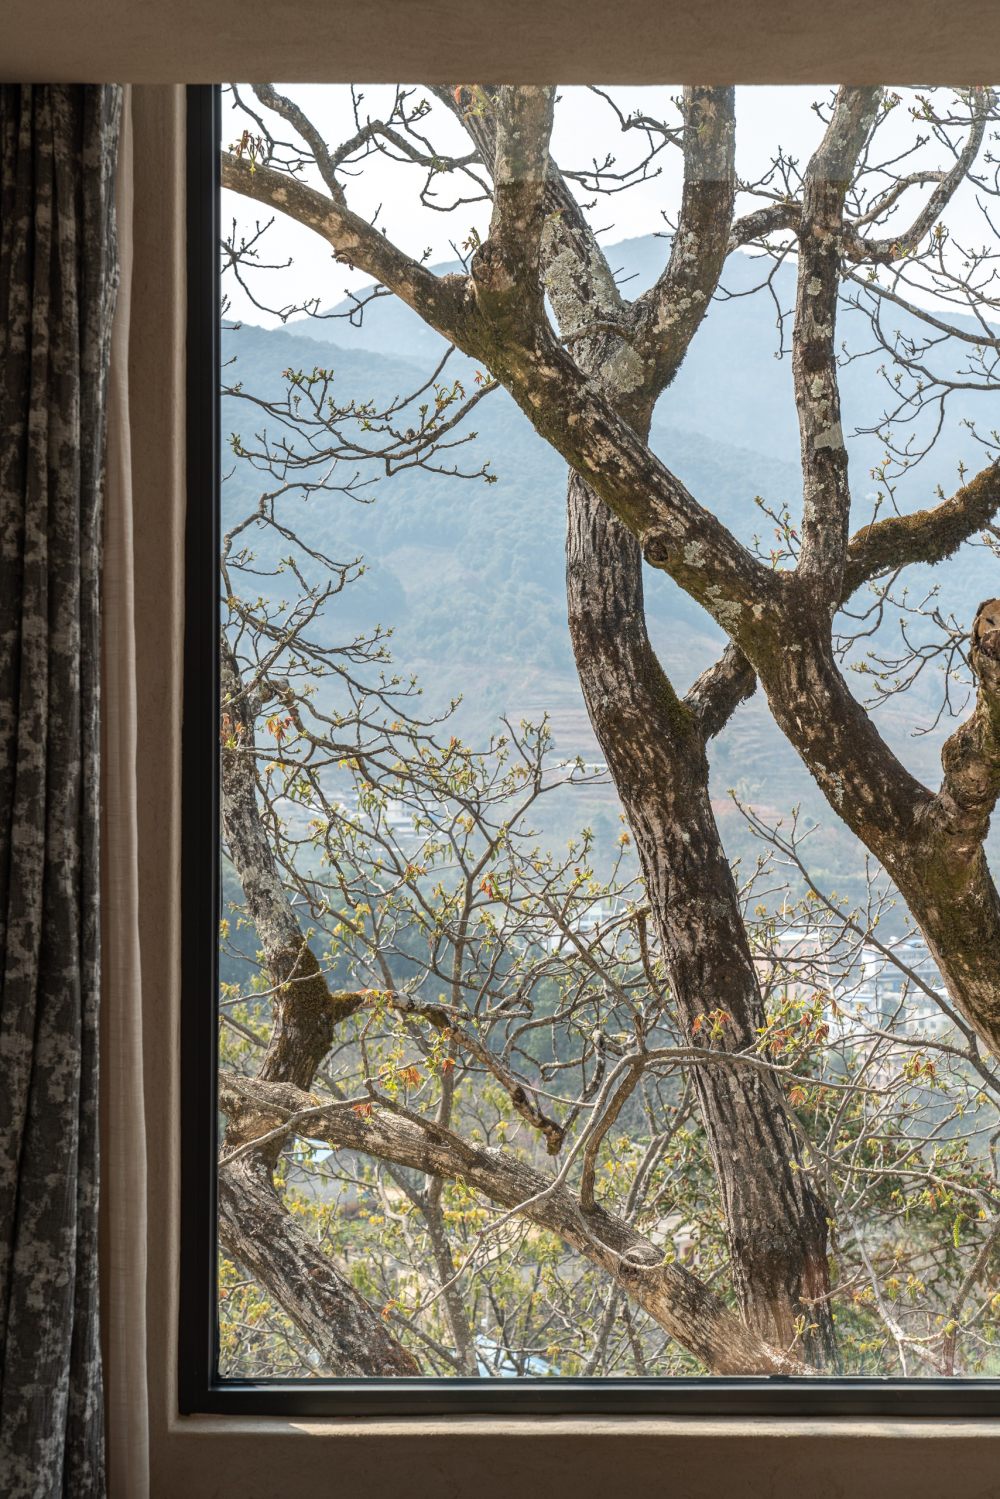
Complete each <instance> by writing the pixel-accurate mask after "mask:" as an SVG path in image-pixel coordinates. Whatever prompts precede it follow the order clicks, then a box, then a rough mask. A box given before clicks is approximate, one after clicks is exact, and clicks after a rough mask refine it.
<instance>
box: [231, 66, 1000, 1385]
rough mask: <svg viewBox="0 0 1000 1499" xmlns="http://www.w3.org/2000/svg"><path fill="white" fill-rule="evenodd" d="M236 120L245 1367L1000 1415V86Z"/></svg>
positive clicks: (457, 96)
mask: <svg viewBox="0 0 1000 1499" xmlns="http://www.w3.org/2000/svg"><path fill="white" fill-rule="evenodd" d="M223 118H224V124H223V141H224V148H223V207H222V223H223V236H224V242H223V246H222V264H223V288H224V294H225V301H224V309H223V333H222V351H223V360H222V413H223V414H222V433H223V440H224V447H223V484H222V507H223V518H222V530H223V533H224V540H223V546H222V555H221V559H220V583H221V588H220V609H221V624H222V667H221V689H222V701H221V704H220V715H221V716H220V726H221V801H222V829H221V838H222V867H223V907H224V908H223V911H222V913H221V918H222V919H221V926H220V980H221V982H220V994H219V1048H220V1083H219V1092H220V1108H221V1114H222V1119H223V1125H224V1128H223V1131H222V1136H221V1145H220V1164H219V1240H220V1257H219V1306H218V1317H219V1348H220V1365H219V1369H220V1374H221V1375H222V1377H224V1378H235V1379H244V1380H245V1379H259V1378H270V1377H276V1376H281V1377H283V1378H290V1379H317V1378H330V1377H352V1378H357V1377H362V1378H369V1377H370V1378H397V1377H400V1376H421V1377H427V1378H434V1377H440V1378H444V1379H453V1378H467V1379H476V1378H481V1379H482V1380H484V1381H485V1380H524V1379H536V1380H543V1381H548V1380H553V1379H559V1378H567V1377H579V1376H587V1377H594V1378H608V1377H615V1378H650V1377H676V1376H691V1375H703V1376H706V1378H708V1377H712V1376H715V1377H719V1376H731V1375H761V1376H764V1375H773V1374H783V1375H790V1376H792V1377H796V1376H805V1375H809V1374H815V1373H823V1374H826V1375H837V1376H839V1375H869V1376H871V1375H874V1376H893V1377H900V1376H905V1377H913V1378H928V1377H934V1378H940V1377H942V1376H965V1377H996V1376H997V1375H998V1374H1000V1361H998V1353H997V1344H996V1334H997V1326H998V1312H1000V1249H998V1245H1000V1237H998V1223H1000V1219H998V1216H997V1214H998V1209H1000V1202H998V1196H997V1186H996V1178H995V1142H996V1139H997V1134H998V1118H997V1104H998V1096H1000V1095H998V1074H997V1055H998V1054H1000V899H998V896H997V891H996V887H995V883H994V876H995V871H996V867H997V842H996V835H995V833H991V832H990V814H991V812H992V810H993V804H994V801H995V799H996V796H997V794H998V791H1000V600H998V599H997V598H996V597H995V596H996V595H997V594H1000V585H998V575H1000V574H998V568H997V550H998V546H997V539H998V536H1000V531H998V530H997V528H996V525H997V523H996V521H995V516H996V512H997V509H998V502H1000V477H998V470H997V469H996V468H995V467H994V464H995V460H996V457H997V448H998V446H1000V438H998V437H997V433H996V430H995V428H996V416H995V392H996V390H997V387H998V361H997V351H998V344H997V336H998V335H997V310H998V308H997V298H998V292H997V281H996V274H997V251H998V246H997V236H996V229H995V225H996V222H997V217H996V216H997V212H998V204H997V177H996V165H995V160H994V155H993V150H992V147H991V143H992V142H993V141H994V140H995V136H996V129H997V119H998V97H997V95H996V94H995V93H994V91H993V90H991V89H988V88H974V89H966V90H958V91H955V90H952V89H945V88H938V89H932V90H929V91H921V90H917V89H910V88H900V89H889V88H885V89H861V88H857V89H855V88H845V89H841V90H839V91H838V90H836V89H832V88H830V89H826V88H823V89H815V88H809V89H804V88H803V89H800V88H791V87H784V88H739V89H736V90H731V89H727V88H693V89H687V90H683V89H681V88H680V87H676V88H675V87H669V86H664V87H662V88H643V89H637V88H608V89H602V88H594V89H582V88H567V89H563V90H559V91H558V92H553V91H551V90H545V89H538V88H506V87H505V88H494V87H491V86H485V85H458V86H449V87H425V86H420V85H415V86H405V87H403V86H400V87H390V86H372V87H369V86H364V87H362V86H355V87H346V86H343V87H342V86H336V87H333V86H327V85H324V86H313V87H294V88H284V87H282V86H279V85H266V86H262V85H257V86H251V85H238V86H236V87H234V88H232V89H229V90H227V91H226V94H225V97H224V111H223ZM981 601H985V602H981Z"/></svg>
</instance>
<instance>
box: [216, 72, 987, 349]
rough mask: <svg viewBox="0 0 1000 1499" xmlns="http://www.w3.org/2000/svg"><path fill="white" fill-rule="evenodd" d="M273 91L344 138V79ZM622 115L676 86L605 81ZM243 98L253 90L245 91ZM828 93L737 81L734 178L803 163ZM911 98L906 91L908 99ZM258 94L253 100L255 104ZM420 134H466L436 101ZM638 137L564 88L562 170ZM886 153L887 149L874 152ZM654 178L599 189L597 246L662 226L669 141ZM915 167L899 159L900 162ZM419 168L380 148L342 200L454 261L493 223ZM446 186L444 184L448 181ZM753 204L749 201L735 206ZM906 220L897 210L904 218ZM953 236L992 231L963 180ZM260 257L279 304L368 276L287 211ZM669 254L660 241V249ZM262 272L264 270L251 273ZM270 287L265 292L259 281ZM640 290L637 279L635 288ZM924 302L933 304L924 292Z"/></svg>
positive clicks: (234, 298)
mask: <svg viewBox="0 0 1000 1499" xmlns="http://www.w3.org/2000/svg"><path fill="white" fill-rule="evenodd" d="M278 87H279V88H280V90H281V92H283V93H287V94H289V95H290V96H291V97H293V98H295V99H296V100H297V102H299V103H300V104H301V105H302V106H303V108H304V109H305V110H306V112H307V113H308V114H309V115H310V117H311V118H312V119H313V120H314V121H315V122H316V123H317V124H318V125H320V126H321V127H322V128H323V130H324V133H325V135H326V138H327V140H328V141H329V142H330V143H332V144H337V143H339V142H340V141H342V140H344V139H346V138H348V137H349V136H350V135H352V134H353V132H354V129H355V123H354V117H353V113H352V109H351V99H350V91H349V89H348V88H347V87H346V86H345V85H332V84H314V85H309V86H301V85H300V86H294V87H293V86H285V85H278ZM609 92H611V93H612V94H613V97H614V99H615V101H616V103H617V104H618V106H619V108H620V109H621V110H622V111H623V112H624V113H626V114H627V113H630V112H631V111H633V110H640V111H642V112H643V113H645V114H649V115H652V116H654V117H658V118H662V119H666V120H668V121H670V122H673V121H675V120H676V118H677V114H676V110H675V108H674V106H673V105H672V103H671V100H672V98H673V97H674V96H676V95H677V94H678V93H679V92H680V88H679V85H669V84H665V85H662V86H658V87H655V88H650V87H646V88H615V89H613V90H609ZM364 95H365V98H364V103H363V106H362V110H363V113H366V114H369V115H370V116H371V117H380V116H381V117H384V116H385V114H387V113H388V111H389V109H390V108H391V104H392V98H393V90H392V88H390V87H388V86H386V85H372V86H365V87H364ZM245 97H247V98H251V97H252V96H251V95H250V91H249V89H246V90H245ZM828 97H829V90H828V89H825V88H821V87H819V86H816V85H811V86H809V87H804V88H799V87H791V86H787V85H786V86H782V87H743V88H740V89H738V91H737V171H738V174H739V175H740V177H741V178H743V179H745V180H753V179H755V178H757V177H759V176H760V175H761V173H762V172H764V171H765V170H766V169H767V167H768V165H769V163H770V161H771V159H772V157H773V155H774V152H775V149H776V147H777V146H778V145H779V144H780V145H781V146H782V147H783V148H784V150H785V152H786V153H788V154H791V155H792V156H794V157H795V158H797V159H798V160H799V161H800V162H802V163H804V162H805V161H806V160H807V159H808V157H809V155H810V154H811V152H812V150H813V148H814V146H815V144H816V142H817V140H818V138H819V134H820V132H821V129H822V125H821V122H820V121H819V120H818V118H817V116H816V115H815V113H814V112H813V110H812V108H811V106H812V104H813V102H814V101H815V100H817V99H824V100H825V99H826V98H828ZM910 97H912V96H911V95H910V94H909V92H908V91H907V92H905V94H904V105H905V103H906V102H908V100H909V98H910ZM254 103H256V101H254ZM225 105H226V112H225V114H224V123H223V139H224V143H225V144H229V142H230V140H233V139H235V138H236V137H237V136H238V135H239V133H240V132H241V130H242V128H243V125H244V124H245V123H246V124H249V125H250V128H251V129H252V128H253V126H252V124H251V123H250V122H248V121H246V119H245V117H244V116H242V115H241V116H239V117H238V118H239V121H240V123H239V125H237V123H236V121H237V115H236V114H235V113H234V112H232V111H231V109H230V105H231V96H227V98H226V100H225ZM276 123H277V127H278V128H277V130H276V132H275V133H276V134H278V135H279V137H284V138H285V139H288V138H289V137H290V134H291V132H290V131H289V129H288V127H286V126H284V124H283V122H281V121H277V122H276ZM427 126H428V133H429V134H430V136H431V138H432V140H433V142H434V144H435V146H437V147H438V149H443V150H447V149H452V150H454V151H455V153H456V154H460V153H462V152H464V151H466V150H468V148H469V143H468V138H467V137H466V136H465V134H464V132H463V131H462V129H461V127H460V126H459V125H458V123H457V122H456V121H454V120H453V119H452V118H451V117H450V115H449V114H448V113H447V112H446V111H445V109H444V108H443V106H441V105H438V104H436V103H435V107H434V110H433V113H432V115H431V117H430V120H429V121H428V122H427ZM884 129H885V138H886V142H887V147H888V148H895V149H898V148H899V147H900V146H901V145H902V144H903V143H904V142H909V141H910V140H911V139H912V136H913V131H914V126H913V122H912V121H911V120H910V119H909V118H908V117H907V114H906V112H905V108H904V107H900V108H899V109H898V110H897V111H896V114H895V115H894V116H893V117H892V118H891V119H890V121H889V123H888V124H887V126H886V127H884ZM639 150H641V144H640V140H639V137H638V134H637V133H630V134H629V135H626V136H623V135H622V134H621V132H620V130H619V127H618V123H617V121H616V119H615V117H614V115H613V114H612V112H611V111H610V109H609V108H608V107H607V105H606V104H604V102H603V101H601V100H600V99H598V98H597V97H596V96H595V95H594V94H592V93H591V92H589V91H588V90H586V89H583V88H566V89H565V90H563V92H562V95H561V99H560V103H559V106H558V108H557V111H556V125H555V130H554V134H553V156H554V158H555V160H556V161H557V162H558V163H559V165H560V166H561V167H563V168H564V169H573V168H582V167H587V166H589V165H590V164H591V162H592V160H593V159H594V158H595V157H598V158H600V159H603V158H604V156H605V155H606V154H607V153H608V152H609V151H610V152H612V153H613V154H614V155H616V156H618V158H619V161H620V163H625V162H632V161H634V160H636V154H637V152H638V151H639ZM880 154H881V155H883V156H885V155H888V154H891V150H890V149H883V151H882V152H881V153H880ZM919 163H920V164H926V165H933V166H934V167H943V166H944V167H946V166H947V165H949V164H950V163H949V161H948V159H947V158H946V157H945V156H944V155H943V153H942V152H941V151H940V149H939V148H935V147H928V148H926V150H925V152H924V154H923V155H922V156H921V157H920V159H919ZM657 164H658V165H659V166H660V168H661V172H660V175H658V176H657V177H655V178H653V179H652V180H651V181H648V182H646V183H643V184H640V185H639V186H636V187H634V188H632V189H630V190H629V191H626V192H621V193H618V194H616V195H615V196H613V197H601V198H599V199H598V200H597V204H596V206H595V208H594V210H593V212H592V213H591V214H590V217H591V222H592V223H593V224H594V225H595V226H596V227H598V228H599V229H600V230H601V234H600V238H601V241H602V243H604V244H607V245H611V244H614V243H616V242H617V241H620V240H623V239H630V238H633V237H635V236H638V235H644V234H650V233H655V232H657V231H663V230H664V229H665V228H666V225H665V223H664V218H663V213H664V210H666V211H667V212H668V214H671V215H672V214H673V213H675V211H676V206H677V202H678V196H679V188H680V180H681V179H680V167H681V162H680V152H679V151H677V150H676V149H671V148H667V149H666V150H664V151H663V152H661V154H660V156H659V157H658V158H657ZM915 164H917V163H916V162H915V161H909V162H908V163H907V167H906V169H907V170H910V169H912V167H913V166H914V165H915ZM422 179H423V174H422V173H421V171H420V169H419V168H401V167H399V166H396V165H395V164H393V163H391V162H388V161H386V160H384V159H383V158H381V157H374V158H369V159H368V160H367V161H366V162H365V163H364V165H363V167H362V168H361V171H360V173H359V175H358V176H357V177H355V178H353V179H347V178H345V185H346V188H347V196H348V202H349V204H350V206H351V207H352V208H353V209H354V210H355V211H356V212H358V213H361V214H363V215H365V216H366V217H369V218H370V217H372V215H373V214H374V213H375V212H376V210H380V214H379V220H378V222H379V224H380V226H381V227H382V228H384V229H385V230H386V231H387V232H388V234H389V237H390V238H391V239H393V240H394V241H395V242H396V243H397V244H399V245H400V246H401V248H403V249H405V250H406V251H408V252H409V253H411V254H413V255H416V256H418V257H419V256H421V255H422V254H423V252H424V251H425V250H426V249H428V248H430V250H431V252H432V253H431V257H430V258H431V263H436V262H440V261H444V260H454V258H455V255H454V251H453V250H452V249H451V245H450V243H449V241H451V240H455V241H456V242H460V241H461V240H463V239H464V238H465V237H466V236H467V234H468V232H469V230H470V228H472V227H473V226H475V227H476V229H477V230H478V231H479V232H480V233H481V234H484V233H485V230H486V227H487V225H488V221H489V205H488V204H484V203H479V204H475V205H468V206H462V207H459V208H458V209H457V210H456V211H455V212H453V213H448V214H444V213H437V212H434V211H433V210H431V209H429V208H426V207H424V206H423V205H422V204H421V203H420V202H419V198H418V192H419V187H420V185H421V182H422ZM462 180H463V179H461V178H455V179H447V180H446V181H444V182H443V183H442V193H445V192H446V191H447V190H448V187H449V185H450V183H451V182H452V181H454V182H456V183H457V182H460V181H462ZM921 191H922V190H920V189H917V190H914V191H911V192H910V193H909V194H907V196H906V200H905V203H906V207H905V215H904V217H905V219H909V218H910V217H911V216H912V214H913V212H914V211H915V208H916V206H917V205H918V204H919V202H920V193H921ZM749 206H751V205H750V204H749V202H747V203H744V204H741V205H738V209H739V208H745V207H749ZM234 217H235V218H236V219H237V221H238V223H239V224H240V225H241V226H243V228H244V229H246V228H252V226H253V224H254V222H255V220H258V219H266V218H268V217H270V215H269V214H265V213H263V212H262V211H261V210H259V209H258V207H257V205H255V204H252V203H249V202H247V201H246V200H244V199H242V198H240V197H239V196H238V195H235V194H231V193H228V192H224V193H223V204H222V222H223V226H224V229H225V230H226V231H228V229H229V227H230V226H231V223H232V220H233V218H234ZM900 222H901V223H902V222H903V219H901V220H900ZM948 223H949V226H950V229H951V232H952V235H953V236H954V237H956V238H957V239H958V240H959V241H960V242H964V243H974V244H978V245H981V244H982V243H983V241H984V238H985V237H986V236H987V234H988V229H987V226H986V224H985V221H984V220H983V218H982V216H981V214H980V213H979V211H978V209H977V207H976V203H975V194H974V191H973V189H972V188H971V187H968V186H967V187H965V188H963V190H962V191H961V192H960V194H959V195H957V196H956V199H955V200H954V202H953V205H952V207H951V209H950V210H949V214H948ZM264 243H265V245H266V247H267V251H268V253H267V255H266V257H265V258H266V259H267V260H268V261H284V260H286V259H289V258H290V259H291V260H292V262H293V264H292V266H291V267H290V268H289V269H288V270H287V271H286V272H284V273H283V275H282V278H281V287H282V289H281V291H280V292H278V291H277V290H276V278H274V277H268V278H267V279H266V283H265V281H264V280H260V294H261V296H262V299H264V300H266V301H269V302H270V303H271V304H272V305H279V304H282V303H284V302H286V301H299V300H302V299H303V298H305V297H309V296H319V297H320V299H321V303H322V305H323V306H330V305H332V304H334V303H337V302H339V301H340V300H341V299H342V298H343V296H344V295H345V293H346V292H347V291H348V290H354V291H356V290H358V289H359V288H360V287H362V286H364V285H366V284H368V281H369V278H367V277H366V276H364V275H363V274H362V273H361V272H352V271H351V270H350V269H349V268H348V267H346V266H342V265H337V264H336V263H335V262H334V261H333V259H332V254H331V251H330V248H329V246H328V245H326V244H325V243H324V241H323V240H321V239H320V238H319V236H317V235H315V234H313V233H311V232H310V231H309V230H306V229H302V228H300V227H299V226H298V225H295V224H294V223H291V222H290V221H289V220H286V219H281V218H279V219H278V220H277V221H276V223H275V225H274V227H273V228H272V229H271V230H270V231H269V232H268V235H267V238H266V240H265V242H264ZM664 251H665V253H666V246H665V247H664ZM258 279H260V278H258ZM226 283H227V284H226V290H227V293H228V294H229V295H230V297H231V316H233V317H236V318H243V319H246V320H247V321H249V322H255V323H260V324H264V325H265V326H274V325H275V324H277V323H278V321H279V320H278V318H277V317H275V316H268V315H266V314H264V313H262V312H261V311H259V310H258V309H256V308H254V307H253V306H252V304H251V303H249V302H248V301H247V300H246V299H245V298H244V297H242V296H241V295H240V294H239V291H238V288H237V287H236V286H235V284H234V283H233V279H232V277H227V278H226ZM265 288H266V289H265ZM636 290H638V288H636ZM920 300H925V301H930V300H932V299H931V298H930V297H922V298H921V299H920Z"/></svg>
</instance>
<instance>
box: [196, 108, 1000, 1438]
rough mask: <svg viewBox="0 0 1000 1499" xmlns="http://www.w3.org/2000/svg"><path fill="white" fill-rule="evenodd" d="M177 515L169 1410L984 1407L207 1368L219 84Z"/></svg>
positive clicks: (808, 1413)
mask: <svg viewBox="0 0 1000 1499" xmlns="http://www.w3.org/2000/svg"><path fill="white" fill-rule="evenodd" d="M187 96H188V97H187V130H188V144H187V172H188V182H187V234H188V246H187V297H188V307H187V387H186V406H187V412H186V415H187V470H186V476H187V519H186V538H185V548H186V576H185V627H184V721H183V741H182V797H183V805H182V850H181V865H182V867H181V875H182V903H181V922H182V950H181V977H182V995H181V1100H182V1109H181V1115H182V1117H181V1121H180V1125H181V1202H180V1209H181V1241H180V1318H179V1326H178V1398H179V1407H180V1410H181V1412H182V1413H183V1414H195V1413H217V1414H219V1413H225V1414H230V1415H272V1416H286V1417H287V1416H304V1417H317V1416H360V1415H363V1416H421V1415H423V1416H441V1415H455V1416H458V1415H465V1416H468V1415H481V1416H490V1415H495V1416H515V1415H516V1416H527V1415H532V1416H540V1415H547V1416H555V1415H560V1416H566V1415H591V1416H611V1415H635V1416H650V1415H670V1416H716V1417H718V1416H732V1417H747V1416H770V1417H813V1418H815V1417H822V1416H838V1417H851V1416H854V1417H857V1416H876V1417H887V1416H895V1417H907V1416H921V1417H935V1416H936V1417H951V1418H954V1417H994V1418H996V1417H998V1416H1000V1380H997V1379H961V1378H957V1379H939V1380H936V1379H892V1378H884V1379H883V1378H865V1379H861V1378H846V1379H838V1378H830V1377H803V1378H801V1379H800V1378H797V1377H791V1376H785V1375H781V1376H776V1375H771V1376H765V1377H760V1378H746V1377H742V1378H722V1377H717V1376H713V1375H702V1376H698V1377H696V1378H690V1379H687V1378H662V1379H611V1378H594V1379H548V1378H546V1379H530V1378H529V1379H518V1380H514V1379H509V1380H507V1379H497V1380H487V1379H479V1380H472V1379H444V1378H431V1379H386V1380H378V1379H367V1380H357V1379H342V1380H319V1379H317V1380H308V1381H306V1380H300V1381H293V1380H288V1381H286V1380H257V1381H243V1380H232V1379H226V1380H222V1379H220V1378H219V1376H218V1338H217V1328H218V1316H217V1311H218V1307H217V1289H218V1288H217V1242H216V1160H217V1154H218V1152H217V1145H218V1113H217V1109H216V1084H217V1063H218V1054H217V1023H218V1016H217V1007H216V1004H215V1002H214V1000H215V996H217V994H218V920H219V913H220V889H221V886H220V850H219V788H218V780H219V737H218V702H219V697H218V692H219V680H218V677H219V674H218V638H219V627H220V611H219V592H218V556H219V539H220V538H219V532H220V493H219V489H220V482H219V479H220V459H221V454H220V429H219V409H220V395H219V391H220V355H219V348H220V293H219V229H220V203H219V199H220V185H219V165H218V163H219V149H220V145H221V141H222V131H221V122H222V104H221V100H222V94H221V86H219V85H196V86H191V87H189V88H188V91H187Z"/></svg>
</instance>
